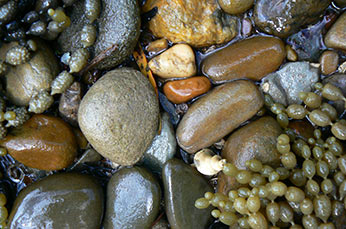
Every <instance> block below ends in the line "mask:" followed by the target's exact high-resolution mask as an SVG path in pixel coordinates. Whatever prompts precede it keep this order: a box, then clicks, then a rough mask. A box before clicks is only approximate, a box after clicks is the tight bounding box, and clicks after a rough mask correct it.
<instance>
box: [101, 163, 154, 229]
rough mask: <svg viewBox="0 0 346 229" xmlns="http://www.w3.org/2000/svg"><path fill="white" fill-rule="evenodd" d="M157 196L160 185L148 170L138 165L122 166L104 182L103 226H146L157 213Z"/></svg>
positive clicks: (148, 226)
mask: <svg viewBox="0 0 346 229" xmlns="http://www.w3.org/2000/svg"><path fill="white" fill-rule="evenodd" d="M160 199H161V189H160V185H159V183H158V182H157V181H156V179H155V177H154V176H153V175H152V174H151V173H149V172H148V171H147V170H145V169H143V168H140V167H133V168H130V169H128V168H123V169H121V170H119V171H118V172H117V173H115V174H114V175H113V176H112V178H111V179H110V180H109V183H108V185H107V201H106V202H107V203H106V214H105V218H104V223H103V226H104V228H105V229H110V228H138V229H145V228H148V229H149V228H151V225H152V223H153V222H154V220H155V219H156V217H157V214H158V212H159V206H160Z"/></svg>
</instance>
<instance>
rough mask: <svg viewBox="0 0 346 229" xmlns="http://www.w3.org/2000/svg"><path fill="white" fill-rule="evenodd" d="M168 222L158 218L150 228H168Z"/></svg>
mask: <svg viewBox="0 0 346 229" xmlns="http://www.w3.org/2000/svg"><path fill="white" fill-rule="evenodd" d="M169 228H170V227H169V225H168V222H167V221H166V220H164V219H162V218H161V219H160V221H159V222H157V223H156V224H155V225H154V226H153V227H152V228H151V229H169Z"/></svg>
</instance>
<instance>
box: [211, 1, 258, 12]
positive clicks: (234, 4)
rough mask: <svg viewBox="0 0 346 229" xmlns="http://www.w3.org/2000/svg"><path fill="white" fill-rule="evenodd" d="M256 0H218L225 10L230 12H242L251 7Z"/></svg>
mask: <svg viewBox="0 0 346 229" xmlns="http://www.w3.org/2000/svg"><path fill="white" fill-rule="evenodd" d="M253 2H254V0H218V3H219V5H220V7H221V8H222V10H223V11H225V12H226V13H228V14H241V13H244V12H245V11H247V10H248V9H250V8H251V7H252V5H253Z"/></svg>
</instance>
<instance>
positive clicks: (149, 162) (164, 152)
mask: <svg viewBox="0 0 346 229" xmlns="http://www.w3.org/2000/svg"><path fill="white" fill-rule="evenodd" d="M176 150H177V141H176V139H175V132H174V129H173V125H172V123H171V121H170V119H169V115H168V113H166V112H164V113H162V115H161V133H160V134H157V135H156V136H155V138H154V140H153V142H152V143H151V145H150V147H149V148H148V150H147V151H146V152H145V153H144V155H143V158H142V162H143V165H144V166H146V167H147V168H148V169H149V170H151V171H152V172H154V173H158V174H160V173H161V171H162V167H163V165H164V164H165V163H166V162H167V161H168V160H169V159H171V158H173V157H174V155H175V152H176Z"/></svg>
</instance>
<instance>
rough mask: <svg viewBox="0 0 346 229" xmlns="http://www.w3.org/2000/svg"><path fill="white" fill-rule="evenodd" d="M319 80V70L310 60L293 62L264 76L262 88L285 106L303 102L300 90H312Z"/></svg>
mask: <svg viewBox="0 0 346 229" xmlns="http://www.w3.org/2000/svg"><path fill="white" fill-rule="evenodd" d="M318 81H319V71H318V69H317V68H314V67H311V66H310V64H309V62H291V63H287V64H285V65H284V66H283V67H282V68H281V69H280V70H278V71H277V72H274V73H271V74H269V75H268V76H266V77H265V78H263V80H262V83H261V89H262V91H263V92H264V93H267V94H269V95H271V96H272V98H273V99H274V101H275V102H276V103H281V104H283V105H284V106H287V105H289V104H301V103H302V101H301V100H300V99H299V92H310V91H311V90H312V89H313V85H314V84H315V83H317V82H318Z"/></svg>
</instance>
